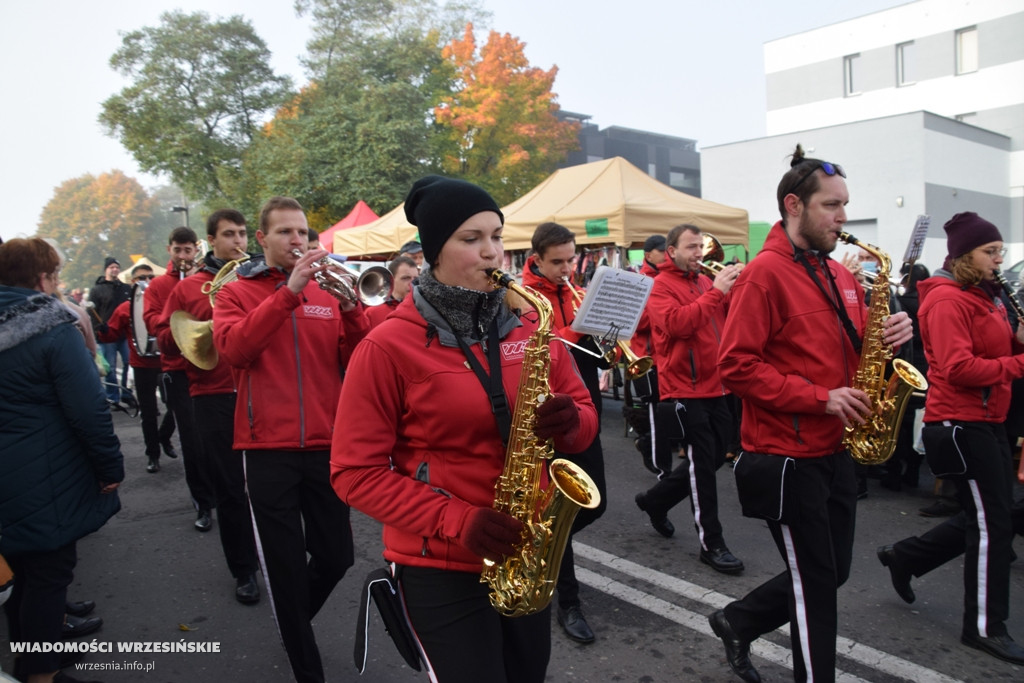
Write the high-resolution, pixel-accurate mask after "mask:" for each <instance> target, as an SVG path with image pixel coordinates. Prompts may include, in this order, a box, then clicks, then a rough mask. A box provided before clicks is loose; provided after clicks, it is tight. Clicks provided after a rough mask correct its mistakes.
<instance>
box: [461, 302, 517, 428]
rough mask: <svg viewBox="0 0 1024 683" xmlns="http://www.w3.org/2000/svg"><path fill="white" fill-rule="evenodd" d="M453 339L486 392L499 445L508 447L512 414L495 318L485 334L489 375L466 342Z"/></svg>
mask: <svg viewBox="0 0 1024 683" xmlns="http://www.w3.org/2000/svg"><path fill="white" fill-rule="evenodd" d="M455 339H456V341H458V342H459V348H461V349H462V353H464V354H465V355H466V362H467V363H469V367H470V368H471V369H472V370H473V373H474V374H475V375H476V376H477V379H479V380H480V384H481V385H482V386H483V388H484V391H486V392H487V397H488V399H490V402H491V412H492V413H494V419H495V420H496V421H497V426H498V434H499V435H500V436H501V443H502V444H504V445H505V446H508V438H509V434H511V433H512V413H511V411H510V410H509V405H508V397H507V396H506V395H505V385H504V384H502V382H501V352H500V351H499V341H500V340H499V339H498V319H497V318H495V319H494V320H492V321H491V328H490V331H489V332H488V333H487V364H488V365H489V366H490V368H491V372H490V374H488V372H487V370H486V369H485V368H484V366H483V365H481V364H480V360H479V359H478V358H477V357H476V355H475V354H474V353H473V352H472V351H471V350H470V348H469V344H467V343H466V340H464V339H463V338H462V337H461V336H460V335H458V334H456V335H455Z"/></svg>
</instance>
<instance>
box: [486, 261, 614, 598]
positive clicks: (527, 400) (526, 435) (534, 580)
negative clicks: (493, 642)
mask: <svg viewBox="0 0 1024 683" xmlns="http://www.w3.org/2000/svg"><path fill="white" fill-rule="evenodd" d="M488 275H489V276H490V278H491V280H492V282H493V284H494V286H495V287H505V288H507V289H509V290H511V291H513V292H515V293H516V294H518V295H519V296H521V297H523V298H524V299H526V301H527V302H528V303H529V304H530V305H531V306H533V308H534V309H536V311H537V315H538V321H537V331H536V332H534V333H533V334H532V335H531V336H530V339H529V341H528V342H527V344H526V349H525V350H524V355H523V366H522V371H521V374H520V377H519V393H518V394H517V396H516V401H515V414H514V415H513V416H512V430H511V432H510V434H509V439H508V448H507V449H506V452H505V466H504V469H503V470H502V473H501V476H500V477H499V478H498V481H497V483H496V484H495V491H494V509H495V510H500V511H501V512H505V513H507V514H509V515H511V516H512V517H515V518H516V519H518V520H519V521H521V522H522V523H523V526H524V532H523V538H522V541H521V542H520V543H519V544H518V546H517V549H516V552H514V553H513V554H511V555H509V556H507V557H505V558H503V559H502V560H501V561H500V562H490V561H486V560H485V561H484V568H483V571H482V572H481V574H480V581H481V583H486V584H488V585H489V586H490V588H491V594H490V599H491V605H492V606H493V607H494V609H496V610H498V611H499V612H501V613H502V614H503V615H505V616H508V617H518V616H524V615H527V614H533V613H535V612H539V611H540V610H542V609H544V608H545V607H547V606H548V604H549V603H550V602H551V596H552V594H553V593H554V590H555V583H556V582H557V581H558V570H559V568H560V567H561V564H562V554H563V553H564V552H565V544H566V543H568V542H569V534H570V533H571V531H572V523H573V520H574V519H575V518H576V513H577V512H579V510H580V509H581V508H587V509H592V508H595V507H597V506H598V504H599V503H600V502H601V494H600V493H599V492H598V490H597V486H596V485H595V484H594V482H593V480H592V479H591V478H590V477H589V476H588V475H587V473H586V472H584V471H583V470H582V469H581V468H580V467H578V466H577V465H575V464H573V463H571V462H569V461H568V460H563V459H561V458H559V459H557V460H554V461H552V462H551V465H550V466H549V467H548V474H549V476H550V479H551V482H550V484H549V485H548V488H547V489H541V488H540V481H541V471H542V468H543V467H544V466H545V463H546V462H547V461H548V460H550V459H551V457H552V456H553V455H554V447H553V446H552V444H551V441H550V440H546V441H541V440H540V439H538V438H537V436H536V435H535V434H534V433H533V425H534V422H535V420H536V410H537V406H539V405H540V404H541V403H543V402H544V401H546V400H547V399H548V397H549V395H550V394H549V391H550V389H549V387H548V372H549V367H550V364H551V349H550V343H551V338H552V334H551V304H550V303H548V301H547V299H545V298H544V297H543V296H541V295H540V294H537V293H536V292H534V291H533V290H532V289H529V288H527V287H523V286H521V285H519V284H517V283H516V281H515V280H514V279H513V278H512V276H510V275H508V274H507V273H504V272H502V271H500V270H497V269H494V270H490V271H488Z"/></svg>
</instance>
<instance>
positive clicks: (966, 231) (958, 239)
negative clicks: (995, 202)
mask: <svg viewBox="0 0 1024 683" xmlns="http://www.w3.org/2000/svg"><path fill="white" fill-rule="evenodd" d="M942 227H943V229H944V230H945V231H946V252H947V253H948V259H949V260H950V261H952V260H953V259H955V258H959V257H961V256H963V255H964V254H966V253H968V252H970V251H973V250H974V249H977V248H978V247H980V246H981V245H983V244H988V243H989V242H1002V241H1003V236H1002V235H1000V234H999V228H997V227H996V226H994V225H992V224H991V223H989V222H988V221H987V220H985V219H984V218H982V217H981V216H979V215H978V214H976V213H974V212H973V211H965V212H963V213H958V214H956V215H955V216H953V217H952V218H950V219H949V220H948V221H947V222H946V224H945V225H944V226H942Z"/></svg>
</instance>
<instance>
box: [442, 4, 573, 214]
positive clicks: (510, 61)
mask: <svg viewBox="0 0 1024 683" xmlns="http://www.w3.org/2000/svg"><path fill="white" fill-rule="evenodd" d="M523 48H524V44H523V43H522V42H521V41H520V40H518V39H517V38H514V37H512V36H511V35H509V34H507V33H505V34H500V33H498V32H496V31H491V32H490V35H489V37H488V39H487V44H486V45H484V47H483V48H482V49H481V50H480V51H479V53H478V52H477V47H476V39H475V37H474V36H473V26H472V24H469V25H467V26H466V30H465V35H464V36H463V38H462V39H461V40H453V41H452V42H451V43H450V44H449V45H447V46H446V47H445V49H444V57H445V58H446V59H447V60H449V62H450V64H451V66H452V68H453V69H454V70H455V71H456V73H457V74H458V82H457V84H456V87H455V89H454V91H453V92H452V93H451V94H450V95H449V96H446V97H444V98H442V99H441V101H440V103H439V104H438V106H437V108H436V109H435V110H434V116H435V117H436V119H437V123H438V126H439V127H440V129H441V130H442V136H443V137H444V138H445V139H446V142H447V147H446V150H445V152H444V154H443V155H442V165H443V167H444V170H445V171H446V172H448V173H451V174H454V175H458V176H461V177H463V178H465V179H466V180H469V181H471V182H474V183H477V184H479V185H480V186H481V187H484V188H485V189H487V190H488V191H489V192H490V193H491V194H492V195H493V196H494V198H495V199H496V200H497V201H498V203H499V204H506V203H508V202H511V201H513V200H514V199H516V198H517V197H519V196H520V195H522V194H524V193H526V192H528V191H529V190H531V189H532V188H533V187H534V186H536V185H537V184H538V183H539V182H541V181H542V180H543V179H544V178H546V177H547V176H548V175H549V174H550V173H551V172H552V171H554V170H555V168H556V167H557V165H558V163H559V162H560V161H563V160H564V159H565V157H566V154H567V153H568V152H569V151H571V150H573V149H577V147H578V141H577V133H578V130H579V126H578V124H577V123H575V122H569V121H559V120H558V118H557V117H556V116H555V112H557V111H558V109H559V107H558V104H557V102H556V101H555V100H556V95H555V93H554V92H552V86H553V85H554V82H555V75H556V74H557V73H558V67H552V68H551V69H549V70H547V71H544V70H542V69H539V68H536V67H531V66H530V64H529V61H528V60H527V59H526V55H525V54H524V52H523Z"/></svg>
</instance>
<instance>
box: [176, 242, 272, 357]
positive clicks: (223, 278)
mask: <svg viewBox="0 0 1024 683" xmlns="http://www.w3.org/2000/svg"><path fill="white" fill-rule="evenodd" d="M236 251H240V252H242V257H241V258H237V259H235V260H233V261H228V262H227V263H225V264H224V265H223V266H221V269H220V270H218V271H217V274H216V275H214V276H213V279H212V280H210V281H209V282H204V283H203V284H202V285H201V286H200V287H199V291H200V292H202V293H203V294H206V295H207V296H209V297H210V307H211V308H212V307H214V306H216V299H217V292H219V291H220V290H221V288H222V287H224V285H226V284H228V283H229V282H234V281H235V280H237V279H238V266H240V265H241V264H243V263H245V262H246V261H248V260H249V259H250V258H252V257H251V256H250V255H249V254H247V253H245V252H244V251H242V250H241V249H237V250H236ZM171 335H172V336H173V337H174V343H175V344H177V345H178V350H179V351H181V355H183V356H185V359H186V360H188V361H189V362H190V363H192V365H195V366H196V367H197V368H200V369H201V370H213V369H214V368H215V367H217V362H218V360H220V356H219V355H218V354H217V349H216V348H215V347H214V345H213V320H196V319H195V318H194V317H193V316H192V315H191V314H190V313H189V312H188V311H184V310H178V311H175V312H174V313H171Z"/></svg>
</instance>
